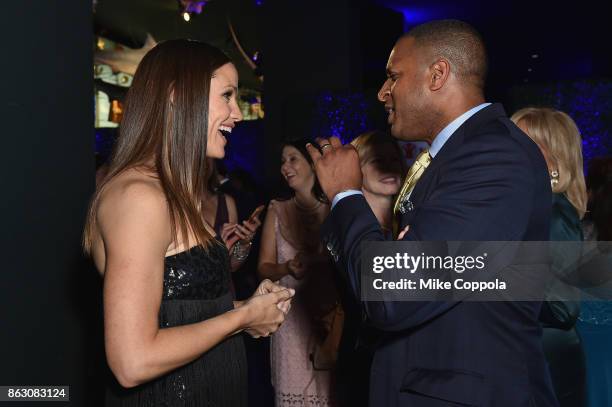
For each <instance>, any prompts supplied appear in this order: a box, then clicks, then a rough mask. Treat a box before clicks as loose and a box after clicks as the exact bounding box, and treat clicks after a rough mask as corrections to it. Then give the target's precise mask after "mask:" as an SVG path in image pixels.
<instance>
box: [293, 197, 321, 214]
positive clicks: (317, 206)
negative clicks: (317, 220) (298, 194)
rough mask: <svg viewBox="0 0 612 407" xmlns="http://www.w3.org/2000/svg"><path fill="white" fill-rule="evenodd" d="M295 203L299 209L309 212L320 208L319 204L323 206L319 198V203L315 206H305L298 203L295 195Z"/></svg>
mask: <svg viewBox="0 0 612 407" xmlns="http://www.w3.org/2000/svg"><path fill="white" fill-rule="evenodd" d="M293 203H294V204H295V206H297V207H298V209H301V210H303V211H307V212H312V211H314V210H316V209H318V208H319V206H321V201H319V200H317V203H316V204H315V205H314V206H311V207H310V208H309V207H306V206H303V205H300V204H299V203H298V200H297V199H296V198H295V196H294V197H293Z"/></svg>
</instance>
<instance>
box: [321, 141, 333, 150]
mask: <svg viewBox="0 0 612 407" xmlns="http://www.w3.org/2000/svg"><path fill="white" fill-rule="evenodd" d="M331 146H332V145H331V143H327V144H323V145H322V146H321V151H325V149H326V148H327V147H331Z"/></svg>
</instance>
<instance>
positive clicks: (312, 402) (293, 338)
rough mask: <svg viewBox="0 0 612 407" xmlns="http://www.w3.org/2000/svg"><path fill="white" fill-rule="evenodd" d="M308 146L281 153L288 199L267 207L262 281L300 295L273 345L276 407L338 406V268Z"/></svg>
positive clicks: (296, 144) (289, 145) (294, 144)
mask: <svg viewBox="0 0 612 407" xmlns="http://www.w3.org/2000/svg"><path fill="white" fill-rule="evenodd" d="M306 142H307V140H304V139H302V140H295V141H288V142H286V143H285V145H284V146H283V149H282V153H281V168H280V172H281V174H282V175H283V178H284V179H285V181H286V182H287V185H288V187H289V188H290V189H291V191H292V192H291V197H290V198H289V199H273V200H272V201H270V204H269V205H268V212H267V214H266V218H265V220H264V226H263V231H262V239H261V240H262V243H261V248H260V251H259V264H258V269H257V271H258V273H259V276H260V277H262V278H269V279H271V280H273V281H279V282H280V284H282V285H283V286H286V287H291V288H294V289H295V291H296V294H295V300H294V305H293V308H292V311H291V314H290V315H288V316H287V320H286V323H285V324H284V325H283V326H282V327H281V329H279V330H278V332H277V333H276V334H274V336H273V337H272V338H271V343H270V361H271V369H272V385H273V386H274V392H275V398H276V402H275V406H276V407H292V406H298V405H299V406H319V407H326V406H334V405H336V403H335V401H334V397H333V396H334V387H333V375H332V365H333V363H334V359H335V356H336V355H335V352H336V349H334V346H333V342H334V338H335V337H334V335H335V334H336V333H337V332H336V331H335V330H334V329H332V327H336V328H337V327H338V325H335V323H337V322H338V321H339V320H340V318H341V315H337V312H336V311H338V307H337V301H338V298H337V293H336V286H335V283H334V278H333V267H332V264H331V262H330V258H329V256H328V254H327V252H325V251H324V250H323V247H322V246H321V243H320V240H319V231H320V228H321V224H322V223H323V220H324V219H325V216H326V215H327V213H328V212H329V204H328V202H327V199H326V198H325V196H324V195H323V191H322V190H321V187H320V186H319V183H318V181H317V178H316V175H315V172H314V168H313V163H312V161H311V159H310V156H309V155H308V153H307V152H306ZM330 348H331V349H330Z"/></svg>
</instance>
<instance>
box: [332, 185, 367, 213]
mask: <svg viewBox="0 0 612 407" xmlns="http://www.w3.org/2000/svg"><path fill="white" fill-rule="evenodd" d="M358 194H359V195H363V192H361V191H359V190H357V189H347V190H346V191H342V192H340V193H338V194H336V196H335V197H334V199H333V200H332V204H331V209H334V206H336V204H337V203H338V202H340V200H341V199H342V198H346V197H347V196H351V195H358Z"/></svg>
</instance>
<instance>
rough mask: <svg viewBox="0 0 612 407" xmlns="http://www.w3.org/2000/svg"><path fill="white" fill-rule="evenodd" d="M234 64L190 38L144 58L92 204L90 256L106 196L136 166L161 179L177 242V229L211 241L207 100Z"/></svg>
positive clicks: (85, 238)
mask: <svg viewBox="0 0 612 407" xmlns="http://www.w3.org/2000/svg"><path fill="white" fill-rule="evenodd" d="M229 62H230V60H229V58H228V57H227V56H226V55H225V54H224V53H223V52H222V51H220V50H219V49H217V48H215V47H213V46H211V45H208V44H205V43H202V42H198V41H192V40H170V41H164V42H161V43H159V44H158V45H157V46H156V47H155V48H153V49H152V50H150V51H149V52H148V53H147V54H146V55H145V57H144V58H143V59H142V61H141V62H140V65H139V66H138V69H137V70H136V73H135V75H134V80H133V82H132V86H131V88H130V89H129V91H128V93H127V96H126V99H125V107H124V114H123V119H122V120H121V126H120V130H119V138H118V140H117V143H116V145H115V147H114V150H113V153H112V156H111V160H110V165H109V171H108V175H107V176H106V177H105V179H104V182H103V183H102V184H101V185H100V187H99V188H98V189H97V191H96V194H95V195H94V197H93V199H92V202H91V205H90V209H89V214H88V218H87V223H86V225H85V232H84V236H83V247H84V249H85V251H86V252H87V253H89V252H91V248H92V240H93V227H94V224H95V219H96V207H97V203H98V199H99V197H100V192H101V191H102V190H103V188H104V186H105V185H106V184H108V183H109V181H111V180H112V179H114V178H115V177H116V176H117V175H119V174H121V173H122V172H123V171H125V170H127V169H129V168H134V167H141V168H145V169H148V170H151V171H153V172H154V173H155V174H156V175H157V177H158V178H159V182H160V183H161V186H162V189H163V191H164V194H165V196H166V199H167V202H168V209H169V214H170V220H171V226H172V235H173V238H174V242H175V243H177V242H178V232H179V231H180V232H181V237H182V239H183V240H184V241H185V242H187V241H188V236H189V232H190V231H191V232H193V234H194V236H195V238H196V240H197V243H199V244H202V245H204V246H205V247H207V246H208V245H209V243H210V242H212V241H213V240H212V239H213V237H212V236H211V234H210V233H209V232H208V231H207V230H206V227H205V223H204V216H203V213H202V208H203V204H202V203H203V200H204V196H205V193H204V188H205V185H206V181H207V179H208V171H209V166H208V165H207V160H206V142H207V136H208V100H209V93H210V81H211V78H212V76H213V73H214V71H215V70H216V69H218V68H220V67H221V66H223V65H225V64H227V63H229ZM151 162H153V163H154V164H153V165H150V163H151Z"/></svg>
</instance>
